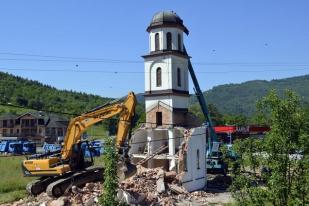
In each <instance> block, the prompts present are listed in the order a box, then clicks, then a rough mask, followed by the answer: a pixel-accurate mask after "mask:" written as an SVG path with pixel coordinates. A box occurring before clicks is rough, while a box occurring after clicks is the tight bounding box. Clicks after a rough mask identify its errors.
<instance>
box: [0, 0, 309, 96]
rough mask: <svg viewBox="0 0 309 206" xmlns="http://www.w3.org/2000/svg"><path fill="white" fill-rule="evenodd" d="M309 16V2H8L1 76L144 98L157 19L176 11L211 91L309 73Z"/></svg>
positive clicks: (0, 16)
mask: <svg viewBox="0 0 309 206" xmlns="http://www.w3.org/2000/svg"><path fill="white" fill-rule="evenodd" d="M308 8H309V1H307V0H297V1H292V0H290V1H288V0H272V1H269V0H255V1H253V0H252V1H248V0H243V1H240V0H233V1H231V0H225V1H223V0H222V1H221V0H217V1H214V0H212V1H209V0H201V1H184V0H183V1H181V0H178V1H176V0H170V1H166V0H156V1H154V0H153V1H141V0H140V1H137V0H130V1H120V0H113V1H99V0H97V1H95V0H93V1H73V0H72V1H70V0H66V1H63V0H53V1H51V0H50V1H42V0H36V1H34V0H27V1H16V0H3V1H1V5H0V32H1V33H0V71H7V72H9V73H12V74H15V75H19V76H22V77H26V78H29V79H34V80H39V81H40V82H43V83H45V84H49V85H52V86H55V87H57V88H60V89H68V90H76V91H83V92H87V93H92V94H98V95H101V96H108V97H119V96H123V95H126V93H127V92H128V91H129V90H133V91H135V92H136V93H139V92H143V91H144V75H143V73H142V72H143V70H144V65H143V59H142V58H141V55H144V54H146V53H147V52H148V33H147V32H146V31H145V30H146V27H147V26H148V24H149V22H150V20H151V18H152V16H153V14H154V13H156V12H158V11H161V10H173V11H175V12H176V13H177V14H178V15H179V16H180V17H181V18H182V19H183V20H184V24H185V25H186V26H187V28H188V29H189V30H190V34H189V36H187V37H186V39H185V45H186V47H187V50H188V53H189V54H190V56H192V62H193V65H194V68H195V71H196V73H197V77H198V79H199V82H200V86H201V88H202V89H203V90H206V89H210V88H212V87H213V86H216V85H220V84H226V83H239V82H244V81H248V80H254V79H265V80H271V79H279V78H285V77H292V76H298V75H304V74H308V73H309V12H308ZM12 54H26V55H28V54H37V55H42V57H39V56H26V55H12ZM43 56H59V57H79V58H90V59H91V61H92V62H89V61H88V60H87V59H76V58H74V59H68V58H55V57H52V58H51V57H43ZM93 59H99V61H96V62H93ZM110 59H113V60H121V61H117V62H116V63H115V62H113V63H111V62H110V61H109V60H110ZM77 65H78V66H77ZM42 70H49V71H42ZM57 70H59V71H57ZM83 71H88V72H83ZM91 71H99V72H91ZM103 71H118V73H106V72H103ZM132 72H133V73H132ZM190 91H191V92H192V91H193V90H192V84H191V89H190Z"/></svg>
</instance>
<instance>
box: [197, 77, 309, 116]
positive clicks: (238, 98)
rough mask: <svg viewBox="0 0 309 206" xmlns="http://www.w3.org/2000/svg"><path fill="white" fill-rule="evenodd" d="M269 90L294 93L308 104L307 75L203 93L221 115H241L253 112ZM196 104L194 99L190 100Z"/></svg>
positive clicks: (237, 85)
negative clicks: (288, 90)
mask: <svg viewBox="0 0 309 206" xmlns="http://www.w3.org/2000/svg"><path fill="white" fill-rule="evenodd" d="M271 89H276V90H277V91H278V93H279V94H281V95H282V94H283V93H284V91H285V90H286V89H291V90H293V91H295V92H296V93H297V94H298V95H299V96H300V97H301V99H302V102H307V103H309V75H304V76H298V77H292V78H286V79H278V80H272V81H264V80H255V81H248V82H244V83H241V84H225V85H220V86H216V87H214V88H212V89H211V90H208V91H206V92H204V95H205V96H206V100H207V103H208V104H213V105H215V106H216V107H217V108H218V110H219V112H220V113H222V114H243V115H246V116H250V115H251V114H253V113H254V112H255V109H256V102H257V101H258V100H259V99H261V98H262V97H263V96H265V95H266V94H267V93H268V92H269V91H270V90H271ZM191 100H192V102H193V103H194V102H195V103H196V101H197V100H196V98H192V99H191Z"/></svg>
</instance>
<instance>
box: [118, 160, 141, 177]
mask: <svg viewBox="0 0 309 206" xmlns="http://www.w3.org/2000/svg"><path fill="white" fill-rule="evenodd" d="M117 166H118V167H117V176H118V178H119V181H123V180H125V179H127V178H130V177H132V176H133V175H134V174H135V173H136V171H137V169H136V166H135V165H133V164H131V163H130V162H124V161H119V162H118V165H117Z"/></svg>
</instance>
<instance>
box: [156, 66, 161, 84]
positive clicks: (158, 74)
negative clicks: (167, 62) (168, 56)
mask: <svg viewBox="0 0 309 206" xmlns="http://www.w3.org/2000/svg"><path fill="white" fill-rule="evenodd" d="M161 73H162V71H161V68H160V67H158V68H157V87H161V85H162V74H161Z"/></svg>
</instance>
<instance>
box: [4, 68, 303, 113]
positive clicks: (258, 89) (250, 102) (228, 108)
mask: <svg viewBox="0 0 309 206" xmlns="http://www.w3.org/2000/svg"><path fill="white" fill-rule="evenodd" d="M271 89H276V90H277V91H278V92H279V93H280V94H283V92H284V90H286V89H291V90H293V91H295V92H296V93H297V94H298V95H299V96H300V97H301V98H302V101H303V102H307V103H309V75H305V76H298V77H292V78H286V79H279V80H272V81H263V80H255V81H248V82H244V83H241V84H225V85H220V86H216V87H214V88H212V89H211V90H208V91H206V92H204V95H206V100H207V103H208V104H212V105H214V106H215V107H217V109H218V111H219V112H220V113H221V114H243V115H246V116H250V115H251V114H253V113H254V111H255V108H256V102H257V101H258V100H259V99H261V98H262V97H263V96H265V95H266V94H267V93H268V92H269V91H270V90H271ZM137 98H138V100H139V102H140V103H143V102H144V98H143V96H142V94H138V95H137ZM111 100H112V99H111V98H104V97H100V96H98V95H91V94H86V93H81V92H74V91H67V90H58V89H56V88H54V87H51V86H48V85H44V84H42V83H40V82H38V81H32V80H28V79H25V78H21V77H17V76H13V75H11V74H7V73H3V72H0V103H5V104H6V103H12V104H14V105H19V106H22V107H30V108H36V109H38V110H52V111H61V112H67V113H75V114H80V113H82V112H84V111H87V110H89V109H92V108H94V107H96V106H98V105H102V104H104V103H105V102H107V101H111ZM194 104H197V100H196V98H195V97H194V96H192V98H191V107H192V106H194ZM143 108H144V106H143V104H139V105H138V108H137V110H138V113H143ZM7 111H8V109H7V108H4V107H0V113H3V112H7Z"/></svg>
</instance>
